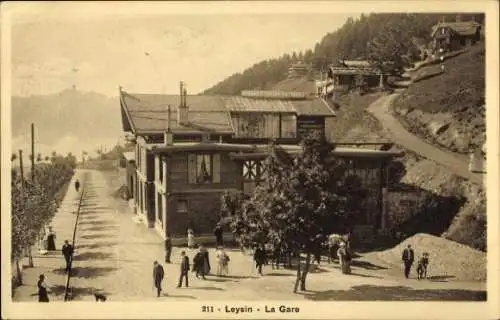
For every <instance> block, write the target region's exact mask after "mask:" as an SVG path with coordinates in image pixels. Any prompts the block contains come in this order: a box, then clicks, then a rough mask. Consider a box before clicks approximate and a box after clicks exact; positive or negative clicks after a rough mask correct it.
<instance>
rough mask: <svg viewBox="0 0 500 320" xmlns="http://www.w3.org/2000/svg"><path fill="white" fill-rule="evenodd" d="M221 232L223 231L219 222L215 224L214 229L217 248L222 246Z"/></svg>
mask: <svg viewBox="0 0 500 320" xmlns="http://www.w3.org/2000/svg"><path fill="white" fill-rule="evenodd" d="M223 232H224V230H223V229H222V226H221V224H220V222H219V223H217V225H216V226H215V229H214V235H215V245H216V246H217V247H221V246H223V245H224V239H223V238H224V237H223Z"/></svg>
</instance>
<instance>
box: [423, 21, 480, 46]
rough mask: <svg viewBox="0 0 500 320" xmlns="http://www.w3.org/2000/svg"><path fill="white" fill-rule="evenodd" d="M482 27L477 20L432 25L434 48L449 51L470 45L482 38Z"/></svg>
mask: <svg viewBox="0 0 500 320" xmlns="http://www.w3.org/2000/svg"><path fill="white" fill-rule="evenodd" d="M481 29H482V26H481V24H480V23H478V22H476V21H456V22H440V23H438V24H436V25H434V26H433V27H432V32H431V37H432V49H433V51H434V52H438V51H440V50H441V49H442V50H443V51H444V52H449V51H455V50H460V49H463V48H465V47H470V46H472V45H473V44H475V43H476V42H478V41H479V40H480V39H481Z"/></svg>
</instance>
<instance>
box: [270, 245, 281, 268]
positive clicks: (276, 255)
mask: <svg viewBox="0 0 500 320" xmlns="http://www.w3.org/2000/svg"><path fill="white" fill-rule="evenodd" d="M282 256H283V252H282V247H281V245H275V246H274V248H273V253H272V259H271V267H272V268H273V269H274V268H275V266H276V269H279V268H280V263H281V260H282ZM283 267H284V266H283Z"/></svg>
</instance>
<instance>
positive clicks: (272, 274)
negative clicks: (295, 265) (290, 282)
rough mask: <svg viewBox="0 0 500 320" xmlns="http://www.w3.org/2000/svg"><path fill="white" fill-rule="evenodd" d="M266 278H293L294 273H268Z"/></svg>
mask: <svg viewBox="0 0 500 320" xmlns="http://www.w3.org/2000/svg"><path fill="white" fill-rule="evenodd" d="M265 276H271V277H293V276H294V274H292V273H282V272H278V273H266V274H265Z"/></svg>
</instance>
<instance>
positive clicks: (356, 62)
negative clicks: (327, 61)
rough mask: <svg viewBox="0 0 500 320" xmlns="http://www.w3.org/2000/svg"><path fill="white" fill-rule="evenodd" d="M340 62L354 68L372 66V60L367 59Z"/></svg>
mask: <svg viewBox="0 0 500 320" xmlns="http://www.w3.org/2000/svg"><path fill="white" fill-rule="evenodd" d="M339 63H340V64H341V65H342V66H345V67H354V68H360V67H364V68H369V67H371V64H370V62H368V61H366V60H340V61H339Z"/></svg>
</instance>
